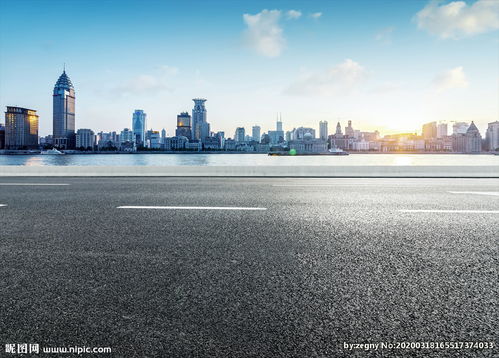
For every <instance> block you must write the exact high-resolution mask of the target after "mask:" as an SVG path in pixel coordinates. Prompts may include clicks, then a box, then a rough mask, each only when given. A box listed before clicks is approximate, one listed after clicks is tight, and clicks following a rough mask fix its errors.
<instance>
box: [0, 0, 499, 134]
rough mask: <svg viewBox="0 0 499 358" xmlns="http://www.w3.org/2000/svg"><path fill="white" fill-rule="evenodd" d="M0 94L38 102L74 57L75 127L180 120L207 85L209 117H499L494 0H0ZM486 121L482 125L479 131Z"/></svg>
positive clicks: (414, 120) (408, 125)
mask: <svg viewBox="0 0 499 358" xmlns="http://www.w3.org/2000/svg"><path fill="white" fill-rule="evenodd" d="M0 4H1V5H0V79H1V81H0V105H1V106H2V108H5V106H7V105H17V106H23V107H28V108H33V109H36V110H38V111H39V115H40V133H41V134H42V135H45V134H49V133H50V132H51V128H52V107H51V105H52V102H51V101H52V99H51V92H52V88H53V85H54V83H55V81H56V80H57V78H58V76H59V75H60V73H61V72H62V66H63V63H66V69H67V73H68V75H69V76H70V78H71V80H72V82H73V84H74V85H75V89H76V95H77V103H76V105H77V107H76V108H77V113H76V121H77V127H78V128H92V129H94V130H96V131H100V130H104V131H110V130H117V131H119V130H121V129H123V128H124V127H130V125H131V116H132V112H133V110H134V109H139V108H140V109H144V110H145V111H146V113H147V114H148V126H149V127H152V128H154V129H158V130H159V129H161V128H166V129H167V132H168V134H169V135H172V134H173V132H174V129H175V118H176V115H177V114H178V113H179V112H180V111H185V110H188V111H190V110H191V109H192V100H191V99H192V98H194V97H204V98H207V99H208V101H207V103H206V105H207V109H208V121H209V122H210V123H211V126H212V130H223V131H225V132H226V133H227V135H228V136H232V135H233V133H234V130H235V128H236V127H238V126H244V127H246V130H247V131H248V130H250V128H251V126H252V125H255V124H258V125H260V126H262V130H263V131H267V130H268V129H273V128H274V121H275V117H276V113H277V112H281V113H282V118H283V122H284V127H285V129H286V130H289V129H292V128H293V127H298V126H302V125H303V126H312V127H318V122H319V121H320V120H327V121H329V123H330V131H331V129H332V128H334V126H335V124H336V122H337V121H338V120H340V121H341V122H342V124H343V125H346V121H347V120H352V121H353V124H354V128H356V129H362V130H373V129H380V131H381V132H382V133H393V132H397V131H416V130H418V131H419V130H420V127H421V124H422V123H424V122H428V121H434V120H436V121H449V122H450V121H471V120H474V121H475V122H476V123H477V124H478V126H479V128H480V129H481V130H482V132H483V129H484V128H485V126H486V123H487V122H492V121H495V120H498V118H499V103H498V102H499V99H498V98H499V65H498V63H499V34H498V28H499V0H479V1H426V0H407V1H398V0H390V1H383V0H380V1H374V0H366V1H251V2H249V1H230V0H226V1H182V2H180V1H160V0H145V1H97V0H87V1H69V0H66V1H62V0H52V1H44V0H36V1H25V0H0ZM482 134H483V133H482Z"/></svg>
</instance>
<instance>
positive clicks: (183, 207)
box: [116, 206, 267, 210]
mask: <svg viewBox="0 0 499 358" xmlns="http://www.w3.org/2000/svg"><path fill="white" fill-rule="evenodd" d="M116 208H117V209H160V210H267V208H251V207H248V208H245V207H237V206H118V207H116Z"/></svg>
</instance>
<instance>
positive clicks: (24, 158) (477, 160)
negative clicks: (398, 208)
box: [0, 154, 499, 166]
mask: <svg viewBox="0 0 499 358" xmlns="http://www.w3.org/2000/svg"><path fill="white" fill-rule="evenodd" d="M0 165H26V166H39V165H43V166H53V165H57V166H68V165H78V166H85V165H96V166H121V165H122V166H145V165H148V166H171V165H201V166H206V165H213V166H241V165H243V166H244V165H270V166H282V165H290V166H307V165H328V166H329V165H333V166H334V165H341V166H344V165H347V166H350V165H352V166H355V165H362V166H364V165H374V166H375V165H397V166H398V165H400V166H402V165H439V166H442V165H453V166H476V165H483V166H487V165H499V156H494V155H464V154H352V155H349V156H306V157H304V156H294V157H275V156H272V157H270V156H267V155H265V154H74V155H0Z"/></svg>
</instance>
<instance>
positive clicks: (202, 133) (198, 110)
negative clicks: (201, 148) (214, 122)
mask: <svg viewBox="0 0 499 358" xmlns="http://www.w3.org/2000/svg"><path fill="white" fill-rule="evenodd" d="M193 101H194V108H193V109H192V139H199V140H201V142H204V141H205V140H206V138H207V137H209V136H210V125H209V123H208V122H207V121H206V107H205V106H204V103H205V102H206V99H204V98H194V99H193Z"/></svg>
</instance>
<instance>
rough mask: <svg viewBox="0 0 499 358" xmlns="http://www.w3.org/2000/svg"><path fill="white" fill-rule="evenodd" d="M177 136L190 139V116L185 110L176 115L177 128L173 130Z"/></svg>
mask: <svg viewBox="0 0 499 358" xmlns="http://www.w3.org/2000/svg"><path fill="white" fill-rule="evenodd" d="M175 135H176V136H177V137H180V136H182V137H186V138H187V139H189V140H190V139H192V128H191V116H190V115H189V113H187V112H182V113H180V114H179V115H178V116H177V129H176V131H175Z"/></svg>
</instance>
